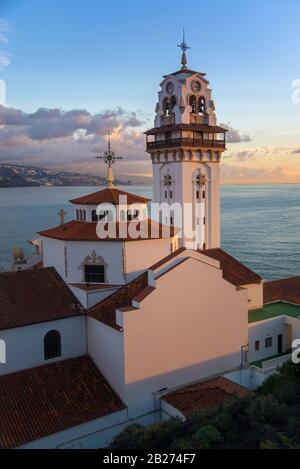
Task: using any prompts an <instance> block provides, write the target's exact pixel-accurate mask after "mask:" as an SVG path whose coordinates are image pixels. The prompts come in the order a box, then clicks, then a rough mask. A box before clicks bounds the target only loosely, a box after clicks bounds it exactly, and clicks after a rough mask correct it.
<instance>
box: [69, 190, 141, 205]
mask: <svg viewBox="0 0 300 469" xmlns="http://www.w3.org/2000/svg"><path fill="white" fill-rule="evenodd" d="M121 196H123V197H124V196H126V197H127V205H131V204H136V203H138V204H147V203H148V202H150V199H147V198H146V197H141V196H139V195H135V194H131V193H129V192H125V191H122V190H120V189H116V188H115V187H113V188H110V187H107V188H105V189H103V190H102V191H98V192H93V193H92V194H88V195H84V196H83V197H79V198H78V199H73V200H70V202H71V203H72V204H76V205H100V204H112V205H119V198H120V197H121Z"/></svg>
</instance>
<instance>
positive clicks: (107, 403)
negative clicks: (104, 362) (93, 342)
mask: <svg viewBox="0 0 300 469" xmlns="http://www.w3.org/2000/svg"><path fill="white" fill-rule="evenodd" d="M125 408H126V406H125V404H124V403H123V402H122V401H121V400H120V398H119V397H118V396H117V395H116V393H115V392H114V391H113V389H112V388H111V386H110V385H109V384H108V382H107V381H106V380H105V378H104V377H103V376H102V374H101V373H100V371H99V370H98V369H97V368H96V366H95V365H94V363H93V362H92V361H91V359H90V358H89V357H87V356H83V357H79V358H73V359H70V360H66V361H61V362H57V363H54V364H50V365H45V366H41V367H38V368H31V369H28V370H24V371H19V372H17V373H13V374H9V375H5V376H1V377H0V447H1V448H15V447H18V446H21V445H25V444H26V443H29V442H31V441H35V440H38V439H40V438H44V437H46V436H49V435H52V434H53V433H57V432H61V431H63V430H67V429H69V428H72V427H75V426H77V425H81V424H84V423H86V422H89V421H91V420H95V419H98V418H101V417H104V416H105V415H109V414H112V413H115V412H118V411H121V410H123V409H125Z"/></svg>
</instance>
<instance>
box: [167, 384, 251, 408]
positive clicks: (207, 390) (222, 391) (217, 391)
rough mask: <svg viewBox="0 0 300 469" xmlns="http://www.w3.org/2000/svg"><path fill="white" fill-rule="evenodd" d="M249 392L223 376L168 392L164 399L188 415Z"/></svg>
mask: <svg viewBox="0 0 300 469" xmlns="http://www.w3.org/2000/svg"><path fill="white" fill-rule="evenodd" d="M248 394H249V391H248V389H246V388H244V387H243V386H240V385H239V384H236V383H234V382H233V381H230V380H229V379H227V378H224V377H222V376H221V377H219V378H215V379H211V380H209V381H205V382H202V383H199V384H194V385H192V386H188V387H186V388H184V389H180V390H178V391H175V392H173V393H171V394H167V396H165V397H163V400H164V401H165V402H167V403H168V404H170V405H171V406H172V407H174V408H175V409H177V410H179V412H181V413H182V414H183V415H185V416H188V415H190V414H192V413H193V412H195V411H197V410H200V409H209V408H214V407H221V406H223V405H224V404H226V403H228V402H230V401H232V400H233V399H236V398H242V397H245V396H247V395H248Z"/></svg>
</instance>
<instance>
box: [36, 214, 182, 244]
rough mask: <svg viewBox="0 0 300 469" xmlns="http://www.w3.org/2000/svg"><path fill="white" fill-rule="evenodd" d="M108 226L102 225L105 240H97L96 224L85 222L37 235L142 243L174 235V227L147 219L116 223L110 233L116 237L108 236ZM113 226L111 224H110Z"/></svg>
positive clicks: (73, 222)
mask: <svg viewBox="0 0 300 469" xmlns="http://www.w3.org/2000/svg"><path fill="white" fill-rule="evenodd" d="M108 226H109V225H108V224H107V223H106V224H104V229H105V231H107V233H108V235H107V237H106V238H99V237H98V235H97V223H96V222H87V221H77V220H72V221H70V222H68V223H65V224H64V225H59V226H56V227H55V228H50V229H49V230H44V231H40V232H39V235H41V236H44V237H45V238H53V239H59V240H62V241H143V240H145V239H161V238H172V237H174V235H175V229H174V227H172V226H171V227H168V226H165V225H161V224H159V223H156V222H155V221H154V220H151V219H149V218H148V219H147V220H142V221H134V220H132V221H130V222H117V223H116V224H115V227H116V230H115V233H114V231H111V233H113V234H116V236H111V237H110V236H109V231H108ZM112 226H113V224H112ZM130 227H132V228H134V227H135V228H136V231H137V233H139V236H138V237H137V238H135V236H134V233H132V232H131V230H130Z"/></svg>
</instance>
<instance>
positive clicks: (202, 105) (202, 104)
mask: <svg viewBox="0 0 300 469" xmlns="http://www.w3.org/2000/svg"><path fill="white" fill-rule="evenodd" d="M198 114H202V115H203V114H205V98H203V96H201V97H200V98H199V99H198Z"/></svg>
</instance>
